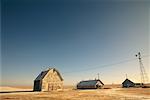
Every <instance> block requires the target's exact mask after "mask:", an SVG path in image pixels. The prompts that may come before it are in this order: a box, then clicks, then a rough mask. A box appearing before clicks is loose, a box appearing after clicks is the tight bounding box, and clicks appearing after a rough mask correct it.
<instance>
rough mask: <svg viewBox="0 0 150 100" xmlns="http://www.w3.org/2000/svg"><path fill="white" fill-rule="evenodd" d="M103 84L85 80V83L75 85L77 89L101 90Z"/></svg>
mask: <svg viewBox="0 0 150 100" xmlns="http://www.w3.org/2000/svg"><path fill="white" fill-rule="evenodd" d="M103 85H104V83H103V82H102V81H101V80H99V79H98V80H87V81H80V82H79V83H78V84H77V89H97V88H101V87H102V86H103Z"/></svg>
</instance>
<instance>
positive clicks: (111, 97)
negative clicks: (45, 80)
mask: <svg viewBox="0 0 150 100" xmlns="http://www.w3.org/2000/svg"><path fill="white" fill-rule="evenodd" d="M0 91H1V93H0V98H1V100H150V88H128V89H127V88H119V86H108V87H107V86H106V87H104V89H96V90H94V89H93V90H76V89H74V88H73V87H71V86H68V87H64V89H63V90H61V91H53V92H33V91H32V89H31V87H1V88H0Z"/></svg>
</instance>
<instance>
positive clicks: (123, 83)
mask: <svg viewBox="0 0 150 100" xmlns="http://www.w3.org/2000/svg"><path fill="white" fill-rule="evenodd" d="M127 81H128V82H130V83H133V84H134V82H132V81H131V80H129V79H126V80H125V81H124V82H122V84H124V83H125V82H127Z"/></svg>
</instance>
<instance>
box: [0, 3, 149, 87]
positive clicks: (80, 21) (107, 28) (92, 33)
mask: <svg viewBox="0 0 150 100" xmlns="http://www.w3.org/2000/svg"><path fill="white" fill-rule="evenodd" d="M149 13H150V2H149V1H146V0H131V1H130V0H127V1H125V0H121V1H119V0H2V23H1V24H2V35H1V39H2V48H1V50H2V65H1V66H2V67H1V69H2V74H1V75H2V79H1V81H2V84H3V85H32V84H33V80H34V79H35V78H36V76H37V75H38V74H39V73H40V72H41V71H42V70H45V69H46V68H48V67H49V66H53V67H55V68H56V69H58V70H59V71H60V73H62V76H63V78H64V81H65V84H76V83H77V82H79V81H80V80H85V79H94V78H95V77H97V73H100V78H101V79H102V81H103V82H104V83H106V84H107V83H121V82H122V81H123V80H124V78H125V74H128V77H129V78H131V79H132V80H135V81H139V77H140V76H139V73H140V71H139V66H138V62H137V60H135V61H131V62H128V63H124V64H119V65H115V66H112V67H107V68H100V67H99V68H98V69H93V70H88V71H83V72H82V71H81V72H78V70H81V69H87V68H94V67H97V66H102V65H107V64H111V63H116V62H120V61H123V60H127V59H132V58H135V57H134V55H135V54H136V53H137V52H139V51H141V52H142V55H149V54H150V52H149V49H150V48H149V34H150V27H149V26H150V18H149V17H150V14H149ZM143 61H144V65H145V68H146V70H147V71H148V72H150V68H149V64H148V62H149V61H148V58H143ZM70 71H71V72H72V71H77V72H74V73H68V74H65V73H66V72H70Z"/></svg>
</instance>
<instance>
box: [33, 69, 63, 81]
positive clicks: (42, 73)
mask: <svg viewBox="0 0 150 100" xmlns="http://www.w3.org/2000/svg"><path fill="white" fill-rule="evenodd" d="M50 70H53V72H54V71H56V72H57V74H58V76H59V77H60V79H61V81H63V78H62V77H61V75H60V73H59V72H58V70H56V69H55V68H49V69H48V70H46V71H42V72H41V73H40V74H39V75H38V76H37V78H36V79H35V81H36V80H42V79H43V78H44V77H45V76H46V74H47V73H48V72H49V71H50Z"/></svg>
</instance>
